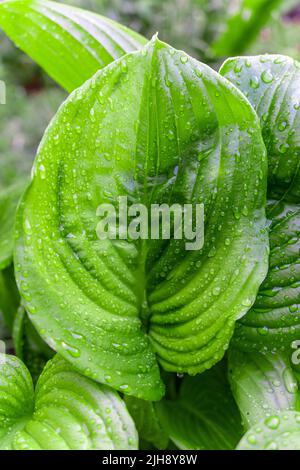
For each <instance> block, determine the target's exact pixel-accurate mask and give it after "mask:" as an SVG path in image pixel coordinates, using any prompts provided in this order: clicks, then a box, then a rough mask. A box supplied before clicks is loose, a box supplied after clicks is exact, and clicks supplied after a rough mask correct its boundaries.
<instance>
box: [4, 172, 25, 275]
mask: <svg viewBox="0 0 300 470" xmlns="http://www.w3.org/2000/svg"><path fill="white" fill-rule="evenodd" d="M25 187H26V184H25V183H24V181H22V182H17V183H15V184H14V185H12V186H10V187H9V188H6V189H4V190H2V191H0V227H1V228H0V270H2V269H4V268H6V267H7V266H9V265H10V263H11V262H12V257H13V247H14V235H13V229H14V223H15V214H16V209H17V205H18V202H19V200H20V197H21V195H22V193H23V192H24V190H25Z"/></svg>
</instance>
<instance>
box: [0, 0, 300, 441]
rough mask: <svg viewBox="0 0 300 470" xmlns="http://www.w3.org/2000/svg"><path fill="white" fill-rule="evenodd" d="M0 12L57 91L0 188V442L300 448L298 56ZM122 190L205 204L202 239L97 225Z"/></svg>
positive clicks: (12, 0)
mask: <svg viewBox="0 0 300 470" xmlns="http://www.w3.org/2000/svg"><path fill="white" fill-rule="evenodd" d="M247 3H248V4H250V6H249V8H250V7H251V2H249V1H248V2H247ZM256 3H257V2H256ZM260 3H264V2H260ZM234 21H238V19H235V20H234ZM0 27H1V28H2V29H3V30H4V31H5V32H6V34H7V35H8V37H9V38H11V39H12V41H13V42H14V43H15V44H16V46H17V47H19V48H20V49H22V50H23V51H24V52H26V53H27V54H28V55H29V56H30V57H31V58H33V59H34V60H35V61H36V62H37V63H38V64H39V65H40V66H41V67H42V68H43V69H44V70H45V71H46V72H47V73H48V74H49V75H50V77H51V78H53V79H54V80H55V81H56V82H57V83H58V84H59V85H60V86H61V87H63V88H64V89H65V90H66V91H67V92H70V95H69V97H68V98H67V99H66V100H65V101H64V103H62V105H61V107H60V108H59V110H58V111H57V113H56V115H55V116H54V118H53V119H52V121H51V123H50V124H49V126H48V128H47V130H46V131H45V133H44V136H43V139H42V141H41V143H40V146H39V149H38V151H37V155H36V158H35V162H34V166H33V170H32V177H31V181H30V183H29V184H27V182H25V183H24V181H18V182H16V183H14V185H13V186H12V187H10V188H9V189H7V190H5V191H3V192H0V223H1V232H0V269H1V272H0V313H1V314H2V313H3V316H4V319H5V322H6V327H7V328H8V331H6V333H5V334H6V335H8V336H9V335H10V336H11V338H12V340H13V349H14V352H15V353H16V356H18V357H16V356H11V355H8V354H7V355H6V354H4V353H3V354H1V355H0V448H1V449H33V450H36V449H50V450H51V449H73V450H79V449H103V450H107V449H122V450H125V449H126V450H127V449H129V450H135V449H138V448H149V446H150V447H152V448H156V449H166V448H168V449H183V450H186V449H191V450H207V449H209V450H211V449H212V450H221V449H224V450H233V449H235V448H237V449H261V450H262V449H300V404H299V403H300V402H299V398H300V394H299V392H298V380H299V379H300V368H299V367H297V366H298V364H299V363H300V354H299V357H298V355H297V354H296V353H297V351H296V348H297V341H298V340H299V346H300V308H299V304H300V268H299V267H300V255H299V248H300V241H299V232H300V172H299V168H300V143H299V138H298V135H299V131H300V114H299V109H300V64H299V63H297V62H296V61H295V60H293V59H291V58H289V57H285V56H280V55H264V56H256V57H237V58H230V59H227V60H226V61H225V63H224V64H223V65H222V67H221V69H220V70H219V72H216V71H214V70H213V69H211V68H210V67H208V66H207V65H205V64H203V63H201V62H199V61H197V60H196V59H194V58H192V57H190V56H188V55H187V54H186V53H185V52H183V51H178V50H176V49H174V48H173V47H172V46H171V45H168V44H166V43H165V42H162V41H161V40H160V39H159V38H158V37H157V36H154V37H153V38H152V39H151V40H150V41H149V42H148V41H147V40H146V39H145V38H143V37H142V36H140V35H139V34H137V33H135V32H134V31H131V30H130V29H128V28H126V27H124V26H122V25H119V24H117V23H115V22H113V21H111V20H108V19H106V18H104V17H102V16H99V15H97V14H95V13H91V12H88V11H86V10H81V9H78V8H75V7H71V6H68V5H64V4H62V3H54V2H50V1H46V0H6V1H4V2H2V3H1V4H0ZM233 41H234V38H233V40H232V44H231V48H232V49H234V43H233ZM224 47H225V46H224V44H222V43H221V42H219V43H217V45H216V49H218V48H219V49H222V50H223V48H224ZM224 54H226V53H225V52H224ZM124 196H126V198H127V200H128V201H129V205H130V206H133V205H135V204H143V206H144V207H145V208H146V209H148V210H150V208H151V207H152V206H153V205H161V204H165V205H166V204H168V205H169V206H172V205H181V206H183V205H185V204H190V205H192V206H196V205H200V204H201V205H203V207H204V244H203V246H202V247H201V248H199V249H196V250H190V251H189V250H187V249H186V246H185V243H184V240H182V239H177V238H176V237H175V236H171V237H169V239H167V238H165V239H162V238H156V239H152V238H136V239H132V238H123V239H117V238H101V237H98V236H97V224H98V222H99V216H98V207H99V205H101V204H103V205H106V207H107V206H108V205H110V206H114V207H116V206H117V204H118V201H119V198H120V197H124ZM16 283H17V286H16ZM0 331H1V330H0ZM0 339H4V336H3V337H1V338H0ZM11 396H12V397H14V399H13V400H11V399H10V397H11ZM57 429H59V432H57Z"/></svg>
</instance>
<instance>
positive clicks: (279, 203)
mask: <svg viewBox="0 0 300 470" xmlns="http://www.w3.org/2000/svg"><path fill="white" fill-rule="evenodd" d="M221 74H223V75H225V76H226V77H227V78H228V79H229V80H230V81H232V82H233V83H234V84H235V85H237V86H238V87H239V88H240V89H241V90H242V91H243V93H244V94H245V95H246V96H247V97H248V99H249V100H250V102H251V103H252V105H253V106H254V108H255V110H256V112H257V113H258V115H259V117H260V119H261V126H262V132H263V138H264V141H265V144H266V147H267V153H268V161H269V177H268V193H269V196H270V198H272V199H270V201H269V204H268V214H267V215H268V218H269V219H270V223H271V225H270V245H271V246H270V248H271V251H270V270H269V273H268V275H267V278H266V280H265V281H264V283H263V284H262V286H261V288H260V291H259V295H258V297H257V300H256V302H255V305H254V307H253V309H251V311H250V312H249V313H248V314H247V315H246V316H245V317H244V318H243V319H242V320H241V321H240V323H239V324H238V326H237V330H236V335H235V340H234V344H235V345H236V346H237V347H238V348H240V349H244V350H257V349H260V350H264V351H265V350H266V348H268V349H270V350H275V349H277V350H278V349H289V348H290V346H291V343H292V341H293V340H294V339H297V338H298V337H299V330H300V316H299V314H300V309H299V304H300V269H299V267H300V256H299V233H300V206H299V202H300V172H299V168H300V158H299V157H300V141H299V129H300V114H299V109H300V87H299V84H300V64H299V63H298V62H296V61H294V60H293V59H290V58H289V57H285V56H273V55H264V56H258V57H245V58H241V57H238V58H235V59H229V60H227V61H226V62H225V63H224V65H223V66H222V68H221Z"/></svg>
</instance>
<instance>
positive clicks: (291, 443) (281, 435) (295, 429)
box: [237, 411, 300, 450]
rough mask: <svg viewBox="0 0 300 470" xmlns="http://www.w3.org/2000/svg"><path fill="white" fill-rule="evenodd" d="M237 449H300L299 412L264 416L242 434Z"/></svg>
mask: <svg viewBox="0 0 300 470" xmlns="http://www.w3.org/2000/svg"><path fill="white" fill-rule="evenodd" d="M237 450H300V413H297V412H295V411H289V412H283V413H280V414H276V415H273V416H269V417H268V418H264V419H263V420H261V421H260V422H259V423H257V424H256V425H254V426H253V427H252V428H251V429H249V431H248V432H247V433H246V434H245V435H244V436H243V438H242V439H241V441H240V442H239V444H238V446H237Z"/></svg>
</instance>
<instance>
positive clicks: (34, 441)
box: [0, 354, 137, 450]
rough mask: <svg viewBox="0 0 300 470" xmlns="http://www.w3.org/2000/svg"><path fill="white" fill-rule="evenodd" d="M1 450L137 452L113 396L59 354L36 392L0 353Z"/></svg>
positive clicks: (15, 363)
mask: <svg viewBox="0 0 300 470" xmlns="http://www.w3.org/2000/svg"><path fill="white" fill-rule="evenodd" d="M0 376H1V383H0V449H14V450H40V449H44V450H53V449H57V450H69V449H73V450H78V449H109V450H111V449H122V450H124V449H136V448H137V433H136V430H135V427H134V424H133V421H132V419H131V417H130V416H129V413H128V411H127V410H126V408H125V405H124V403H123V401H122V400H121V398H120V397H119V396H118V394H117V393H116V392H114V391H113V390H111V389H109V388H108V387H106V386H105V385H99V384H96V383H95V382H92V381H91V380H90V379H87V378H85V377H83V376H81V375H79V374H78V373H77V372H75V371H74V369H73V368H72V366H71V365H70V364H68V363H67V362H65V361H64V360H63V359H62V358H60V357H59V356H56V357H55V358H54V359H52V360H51V361H50V362H48V364H47V365H46V367H45V369H44V371H43V373H42V375H41V376H40V378H39V381H38V383H37V385H36V389H35V391H34V389H33V384H32V379H31V377H30V374H29V372H28V370H27V368H26V367H25V365H24V364H23V363H22V362H21V361H20V360H19V359H18V358H16V357H14V356H6V355H4V354H2V355H0Z"/></svg>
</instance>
